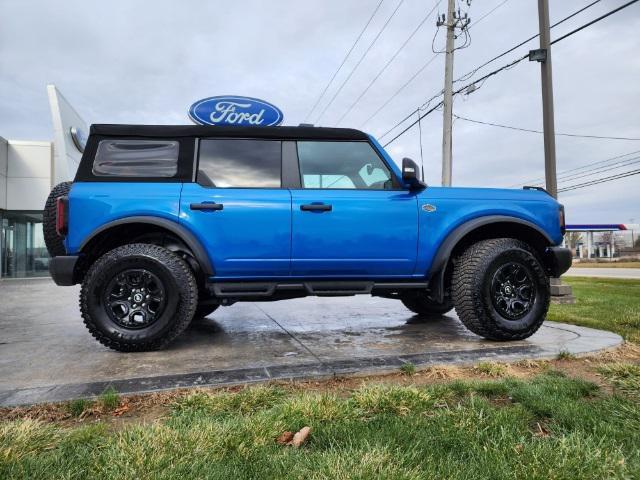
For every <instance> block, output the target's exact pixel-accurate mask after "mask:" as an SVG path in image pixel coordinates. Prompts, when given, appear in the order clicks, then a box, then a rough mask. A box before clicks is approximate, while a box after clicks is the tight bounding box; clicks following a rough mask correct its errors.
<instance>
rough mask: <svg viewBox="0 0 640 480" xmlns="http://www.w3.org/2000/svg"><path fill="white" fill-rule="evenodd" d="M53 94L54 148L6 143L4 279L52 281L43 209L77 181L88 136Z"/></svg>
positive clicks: (0, 194)
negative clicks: (58, 189) (52, 195)
mask: <svg viewBox="0 0 640 480" xmlns="http://www.w3.org/2000/svg"><path fill="white" fill-rule="evenodd" d="M47 92H48V95H49V104H50V107H51V114H52V119H53V127H54V141H53V142H34V141H17V140H8V139H5V138H2V137H0V278H24V277H39V276H48V275H49V271H48V267H49V255H48V254H47V249H46V247H45V244H44V238H43V235H42V209H43V206H44V203H45V201H46V200H47V196H48V195H49V192H50V191H51V188H52V187H53V186H54V185H56V184H58V183H60V182H64V181H65V180H70V179H72V178H73V176H74V174H75V170H76V168H77V165H78V163H79V161H80V157H81V155H82V153H81V151H80V150H81V149H82V143H83V138H84V133H83V132H88V127H87V125H86V123H85V122H84V121H83V120H82V118H80V116H79V115H78V114H77V113H76V112H75V110H74V109H73V107H72V106H71V105H70V104H69V103H68V102H67V101H66V100H65V98H64V97H63V96H62V95H61V94H60V92H59V91H58V90H57V89H56V87H55V86H53V85H49V86H47ZM0 134H1V132H0Z"/></svg>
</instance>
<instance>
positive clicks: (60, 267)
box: [49, 255, 79, 287]
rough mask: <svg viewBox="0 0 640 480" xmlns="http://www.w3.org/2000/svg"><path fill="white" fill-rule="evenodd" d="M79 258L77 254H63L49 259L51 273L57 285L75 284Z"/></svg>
mask: <svg viewBox="0 0 640 480" xmlns="http://www.w3.org/2000/svg"><path fill="white" fill-rule="evenodd" d="M78 258H79V257H78V256H77V255H63V256H60V257H53V258H52V259H51V260H49V273H50V274H51V278H53V281H54V282H56V285H60V286H61V287H68V286H70V285H75V283H76V282H75V279H74V273H75V269H76V263H78Z"/></svg>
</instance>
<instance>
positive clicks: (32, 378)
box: [0, 279, 622, 405]
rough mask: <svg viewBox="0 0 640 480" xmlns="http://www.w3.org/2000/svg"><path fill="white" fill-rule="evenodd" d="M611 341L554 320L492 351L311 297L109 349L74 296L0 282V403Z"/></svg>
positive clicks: (395, 308)
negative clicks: (152, 343)
mask: <svg viewBox="0 0 640 480" xmlns="http://www.w3.org/2000/svg"><path fill="white" fill-rule="evenodd" d="M621 341H622V340H621V338H620V337H619V336H617V335H615V334H613V333H609V332H603V331H598V330H592V329H587V328H580V327H574V326H570V325H563V324H554V323H551V322H548V323H546V324H545V326H544V327H543V328H542V329H541V330H540V331H539V332H538V333H537V334H536V335H534V336H533V337H531V338H530V339H528V340H526V341H521V342H511V343H499V342H490V341H486V340H484V339H482V338H480V337H478V336H476V335H473V334H471V333H470V332H468V331H467V330H466V329H465V328H464V327H463V326H462V325H461V323H460V322H459V321H458V319H457V317H456V316H455V314H454V313H453V312H452V313H451V314H449V315H447V316H444V317H438V318H435V319H424V318H420V317H418V316H415V315H413V314H412V313H411V312H410V311H409V310H407V309H405V308H404V306H403V305H402V304H401V303H400V302H398V301H395V300H387V299H381V298H371V297H364V296H360V297H346V298H305V299H298V300H289V301H282V302H274V303H238V304H236V305H233V306H231V307H225V308H220V309H219V310H218V311H216V312H215V313H214V314H212V315H211V316H210V317H209V318H207V319H204V320H201V321H198V322H195V323H194V324H192V326H191V327H190V328H189V329H188V330H187V331H186V332H185V334H184V335H183V336H181V337H180V338H179V339H178V340H177V341H176V342H174V343H173V344H172V345H171V346H170V347H169V349H167V350H163V351H159V352H148V353H129V354H124V353H118V352H114V351H111V350H109V349H107V348H105V347H103V346H102V345H100V344H99V343H98V342H97V341H95V340H94V339H93V338H92V337H91V336H90V335H89V333H88V332H87V330H86V329H85V327H84V325H83V324H82V319H81V317H80V314H79V311H78V288H77V287H72V288H60V287H56V286H55V285H54V284H53V283H52V282H51V281H50V280H48V279H42V280H25V281H3V282H0V405H15V404H22V403H36V402H43V401H59V400H67V399H71V398H78V397H86V396H93V395H97V394H99V393H101V392H102V391H103V390H104V389H105V388H106V387H107V386H109V385H113V386H114V388H116V389H117V390H118V391H119V392H121V393H134V392H144V391H152V390H160V389H168V388H176V387H188V386H198V385H225V384H233V383H244V382H256V381H266V380H269V379H288V378H312V377H324V376H332V375H343V374H352V373H372V372H375V371H382V370H395V369H397V368H399V367H400V366H401V365H402V364H403V363H405V362H412V363H414V364H416V365H427V364H435V363H439V364H442V363H470V362H476V361H479V360H483V359H495V360H515V359H520V358H525V357H528V358H539V357H551V356H554V355H556V354H557V353H558V352H559V351H560V350H568V351H570V352H572V353H575V354H581V353H587V352H592V351H595V350H598V349H602V348H608V347H613V346H615V345H617V344H619V343H620V342H621Z"/></svg>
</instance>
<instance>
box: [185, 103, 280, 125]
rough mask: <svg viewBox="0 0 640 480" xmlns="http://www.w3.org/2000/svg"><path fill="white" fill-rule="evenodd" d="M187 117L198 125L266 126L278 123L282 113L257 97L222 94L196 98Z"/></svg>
mask: <svg viewBox="0 0 640 480" xmlns="http://www.w3.org/2000/svg"><path fill="white" fill-rule="evenodd" d="M189 117H191V120H193V121H194V122H196V123H199V124H200V125H243V126H254V127H268V126H273V125H280V124H281V123H282V120H283V118H284V115H282V112H281V111H280V109H279V108H277V107H275V106H274V105H271V104H270V103H268V102H265V101H264V100H260V99H258V98H251V97H235V96H227V95H223V96H219V97H209V98H204V99H202V100H198V101H197V102H196V103H194V104H193V105H191V108H189Z"/></svg>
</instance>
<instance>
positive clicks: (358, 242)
mask: <svg viewBox="0 0 640 480" xmlns="http://www.w3.org/2000/svg"><path fill="white" fill-rule="evenodd" d="M291 194H292V200H293V241H292V258H291V273H292V274H293V275H295V276H301V277H325V276H326V277H335V276H336V275H338V276H344V277H359V278H362V277H366V278H369V277H376V278H378V277H396V276H410V275H411V274H412V273H413V271H414V268H415V263H416V255H417V251H418V235H417V233H418V228H417V227H418V211H417V203H416V196H415V195H414V194H412V193H410V192H408V191H406V190H404V191H390V190H320V189H317V190H316V189H307V190H292V192H291ZM313 203H324V204H327V205H331V207H332V210H331V211H328V212H313V211H302V210H301V209H300V206H301V205H303V204H313Z"/></svg>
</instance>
